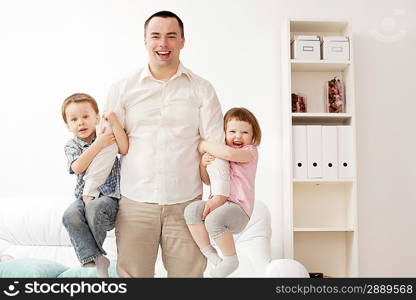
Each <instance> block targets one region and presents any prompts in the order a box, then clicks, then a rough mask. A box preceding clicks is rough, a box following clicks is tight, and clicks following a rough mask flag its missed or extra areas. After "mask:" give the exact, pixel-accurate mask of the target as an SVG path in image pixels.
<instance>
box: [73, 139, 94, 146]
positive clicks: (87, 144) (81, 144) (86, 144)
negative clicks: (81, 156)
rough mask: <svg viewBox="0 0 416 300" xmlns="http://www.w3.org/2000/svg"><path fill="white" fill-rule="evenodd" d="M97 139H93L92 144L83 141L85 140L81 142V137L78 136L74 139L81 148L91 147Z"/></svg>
mask: <svg viewBox="0 0 416 300" xmlns="http://www.w3.org/2000/svg"><path fill="white" fill-rule="evenodd" d="M95 138H96V137H94V138H93V139H92V141H91V143H87V142H85V141H83V140H81V139H80V138H79V137H77V136H75V137H74V141H75V142H76V143H77V144H78V145H80V146H81V147H83V148H84V147H86V146H90V145H91V144H92V143H93V142H94V141H95Z"/></svg>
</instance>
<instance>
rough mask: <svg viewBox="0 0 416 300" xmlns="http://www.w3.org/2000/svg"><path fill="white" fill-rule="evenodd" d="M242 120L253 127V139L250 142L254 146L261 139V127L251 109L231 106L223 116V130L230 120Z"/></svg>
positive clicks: (258, 143)
mask: <svg viewBox="0 0 416 300" xmlns="http://www.w3.org/2000/svg"><path fill="white" fill-rule="evenodd" d="M233 119H235V120H237V121H244V122H247V123H249V124H250V125H251V127H252V128H253V139H252V141H251V143H252V144H253V145H254V146H258V145H260V141H261V129H260V126H259V122H258V121H257V119H256V117H255V116H254V115H253V113H252V112H251V111H249V110H248V109H246V108H244V107H234V108H231V109H230V110H229V111H227V113H226V114H225V116H224V131H226V129H227V123H228V122H229V121H231V120H233Z"/></svg>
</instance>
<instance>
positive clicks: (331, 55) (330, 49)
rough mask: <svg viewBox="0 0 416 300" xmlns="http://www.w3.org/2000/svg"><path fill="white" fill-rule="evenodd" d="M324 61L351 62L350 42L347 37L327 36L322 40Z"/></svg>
mask: <svg viewBox="0 0 416 300" xmlns="http://www.w3.org/2000/svg"><path fill="white" fill-rule="evenodd" d="M322 58H323V59H324V60H349V59H350V42H349V39H348V37H347V36H325V37H323V38H322Z"/></svg>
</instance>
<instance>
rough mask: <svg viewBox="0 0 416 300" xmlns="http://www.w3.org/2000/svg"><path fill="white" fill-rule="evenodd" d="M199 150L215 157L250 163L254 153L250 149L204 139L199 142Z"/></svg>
mask: <svg viewBox="0 0 416 300" xmlns="http://www.w3.org/2000/svg"><path fill="white" fill-rule="evenodd" d="M199 150H200V152H208V153H210V154H212V155H214V156H215V157H218V158H221V159H225V160H229V161H234V162H242V163H248V162H250V161H252V160H253V155H251V153H250V151H248V150H244V149H235V148H232V147H230V146H227V145H223V144H217V143H212V142H208V141H204V140H203V141H201V142H200V143H199Z"/></svg>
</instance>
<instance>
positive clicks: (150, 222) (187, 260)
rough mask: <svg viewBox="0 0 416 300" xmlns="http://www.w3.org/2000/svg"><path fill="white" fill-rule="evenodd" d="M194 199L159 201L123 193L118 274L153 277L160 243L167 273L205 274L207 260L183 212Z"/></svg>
mask: <svg viewBox="0 0 416 300" xmlns="http://www.w3.org/2000/svg"><path fill="white" fill-rule="evenodd" d="M195 200H200V198H198V199H195ZM195 200H191V201H188V202H185V203H179V204H172V205H158V204H154V203H143V202H137V201H132V200H130V199H128V198H126V197H122V198H121V199H120V201H119V209H118V214H117V218H116V241H117V252H118V254H117V256H118V257H117V273H118V275H119V276H120V277H154V273H155V262H156V258H157V252H158V249H159V245H160V247H161V249H162V261H163V265H164V266H165V268H166V270H167V273H168V277H203V272H204V270H205V268H206V265H207V261H206V258H205V257H204V256H203V255H202V253H201V251H200V250H199V248H198V246H197V245H196V243H195V242H194V240H193V238H192V236H191V234H190V232H189V230H188V227H187V225H186V223H185V219H184V216H183V211H184V209H185V207H186V206H187V205H188V204H189V203H191V202H193V201H195Z"/></svg>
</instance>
